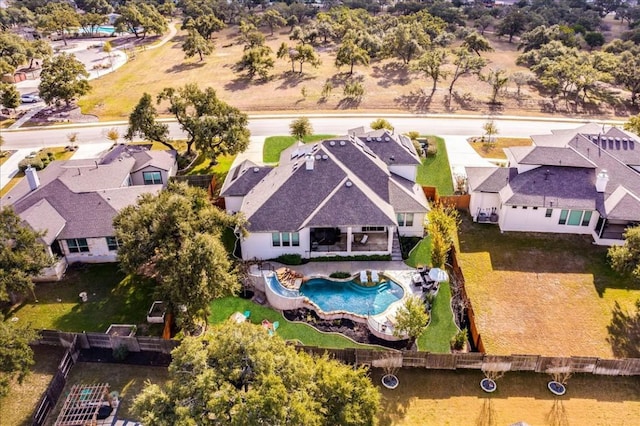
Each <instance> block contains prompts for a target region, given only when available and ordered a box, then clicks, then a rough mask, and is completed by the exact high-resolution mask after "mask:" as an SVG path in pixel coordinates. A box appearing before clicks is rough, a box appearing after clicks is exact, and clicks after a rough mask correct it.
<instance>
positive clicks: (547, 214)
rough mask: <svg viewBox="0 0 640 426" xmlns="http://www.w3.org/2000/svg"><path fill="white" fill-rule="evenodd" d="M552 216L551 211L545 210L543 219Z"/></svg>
mask: <svg viewBox="0 0 640 426" xmlns="http://www.w3.org/2000/svg"><path fill="white" fill-rule="evenodd" d="M552 214H553V209H547V211H546V213H545V214H544V217H551V215H552Z"/></svg>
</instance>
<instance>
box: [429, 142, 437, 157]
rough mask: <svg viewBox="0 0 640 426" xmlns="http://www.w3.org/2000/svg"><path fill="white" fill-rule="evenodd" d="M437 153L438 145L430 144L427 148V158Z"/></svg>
mask: <svg viewBox="0 0 640 426" xmlns="http://www.w3.org/2000/svg"><path fill="white" fill-rule="evenodd" d="M437 153H438V144H437V143H435V142H430V143H429V146H428V147H427V156H429V155H436V154H437Z"/></svg>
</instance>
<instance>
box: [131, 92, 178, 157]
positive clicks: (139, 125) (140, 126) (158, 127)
mask: <svg viewBox="0 0 640 426" xmlns="http://www.w3.org/2000/svg"><path fill="white" fill-rule="evenodd" d="M157 118H158V111H157V110H156V107H155V106H154V105H153V98H152V97H151V95H150V94H148V93H144V94H143V95H142V97H141V98H140V100H139V101H138V104H137V105H136V106H135V108H134V109H133V111H132V112H131V114H130V115H129V127H128V128H127V133H126V134H125V136H124V137H125V138H127V139H129V140H132V139H133V138H134V137H136V136H141V137H143V138H144V139H146V140H148V141H157V142H160V143H162V144H163V145H165V146H166V147H168V148H169V149H173V150H175V148H174V147H173V145H172V144H171V143H170V141H169V126H168V125H167V124H165V123H158V122H157Z"/></svg>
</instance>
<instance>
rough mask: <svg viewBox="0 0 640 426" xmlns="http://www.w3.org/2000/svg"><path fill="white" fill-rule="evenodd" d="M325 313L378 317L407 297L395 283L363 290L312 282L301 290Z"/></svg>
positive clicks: (319, 280)
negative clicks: (335, 312) (333, 312)
mask: <svg viewBox="0 0 640 426" xmlns="http://www.w3.org/2000/svg"><path fill="white" fill-rule="evenodd" d="M300 294H302V295H304V296H306V297H308V298H309V299H310V300H311V301H312V302H313V303H315V304H316V305H318V306H319V307H320V309H322V310H323V311H325V312H332V311H346V312H353V313H355V314H359V315H377V314H380V313H382V312H384V311H385V310H386V309H387V308H388V307H389V305H391V304H392V303H393V302H397V301H398V300H400V299H402V297H403V296H404V290H403V289H402V287H400V286H399V285H398V284H396V283H394V282H393V281H387V282H384V283H382V284H379V285H377V286H375V287H363V286H361V285H359V284H357V283H356V282H354V281H346V282H345V281H333V280H328V279H324V278H313V279H311V280H309V281H307V282H305V283H304V284H302V286H301V287H300Z"/></svg>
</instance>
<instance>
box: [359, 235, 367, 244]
mask: <svg viewBox="0 0 640 426" xmlns="http://www.w3.org/2000/svg"><path fill="white" fill-rule="evenodd" d="M368 240H369V235H367V234H364V235H363V236H362V239H361V240H360V244H363V245H364V244H367V241H368Z"/></svg>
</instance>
